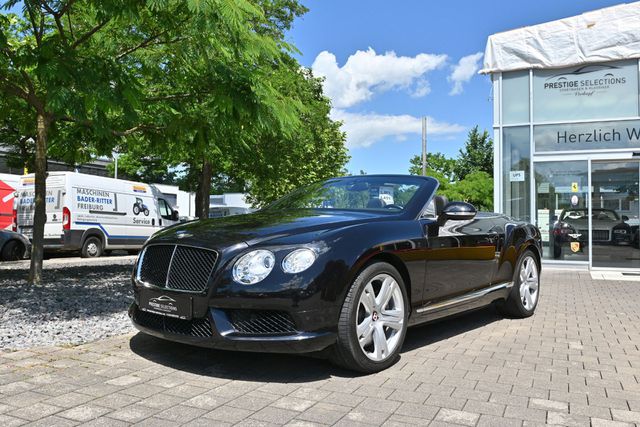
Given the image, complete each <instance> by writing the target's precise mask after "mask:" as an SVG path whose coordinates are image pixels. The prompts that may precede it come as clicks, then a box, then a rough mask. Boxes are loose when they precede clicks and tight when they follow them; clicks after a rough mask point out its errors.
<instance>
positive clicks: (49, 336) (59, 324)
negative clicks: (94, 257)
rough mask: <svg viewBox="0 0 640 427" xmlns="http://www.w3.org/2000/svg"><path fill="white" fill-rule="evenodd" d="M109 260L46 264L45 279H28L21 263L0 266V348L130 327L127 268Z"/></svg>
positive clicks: (89, 337)
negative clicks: (34, 281) (13, 266)
mask: <svg viewBox="0 0 640 427" xmlns="http://www.w3.org/2000/svg"><path fill="white" fill-rule="evenodd" d="M133 260H134V257H131V258H130V259H129V260H128V262H125V261H124V260H122V259H120V260H119V261H118V262H117V263H115V264H112V265H96V264H90V265H84V266H78V265H75V264H73V265H72V266H64V267H59V268H51V267H49V268H46V269H45V271H44V272H43V278H44V282H45V284H44V285H42V286H36V287H32V286H29V285H28V284H27V277H28V271H27V270H26V269H2V270H0V350H3V349H4V350H7V349H21V348H29V347H37V346H45V345H47V346H48V345H73V344H80V343H85V342H89V341H94V340H97V339H101V338H105V337H108V336H113V335H120V334H126V333H129V332H133V331H134V328H133V326H131V322H130V321H129V317H128V316H127V308H128V307H129V304H130V303H131V301H132V299H133V292H132V289H131V279H130V278H131V268H132V264H133Z"/></svg>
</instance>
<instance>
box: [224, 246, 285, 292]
mask: <svg viewBox="0 0 640 427" xmlns="http://www.w3.org/2000/svg"><path fill="white" fill-rule="evenodd" d="M275 261H276V257H275V256H274V255H273V253H272V252H271V251H266V250H264V249H259V250H257V251H252V252H249V253H248V254H245V255H243V256H241V257H240V259H239V260H238V261H236V264H235V265H234V266H233V280H235V281H236V282H238V283H240V284H242V285H253V284H256V283H258V282H260V281H262V280H263V279H264V278H265V277H267V276H268V275H269V273H271V270H273V266H274V264H275Z"/></svg>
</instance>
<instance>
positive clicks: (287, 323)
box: [226, 310, 297, 335]
mask: <svg viewBox="0 0 640 427" xmlns="http://www.w3.org/2000/svg"><path fill="white" fill-rule="evenodd" d="M226 313H227V316H228V318H229V322H230V323H231V326H232V327H233V328H234V329H235V331H236V333H237V334H242V335H290V334H296V333H297V331H296V325H295V323H294V321H293V319H292V318H291V316H290V315H289V313H287V312H284V311H272V310H227V311H226Z"/></svg>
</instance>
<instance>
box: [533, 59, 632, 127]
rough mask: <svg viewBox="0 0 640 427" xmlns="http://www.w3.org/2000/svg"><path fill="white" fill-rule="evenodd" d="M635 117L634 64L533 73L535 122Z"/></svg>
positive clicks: (602, 65) (577, 67)
mask: <svg viewBox="0 0 640 427" xmlns="http://www.w3.org/2000/svg"><path fill="white" fill-rule="evenodd" d="M637 115H638V64H637V61H635V60H634V61H619V62H610V63H607V64H589V65H581V66H576V67H571V68H564V69H559V70H535V71H534V74H533V116H534V121H535V122H541V121H560V120H562V121H564V120H588V119H606V118H618V117H629V116H637Z"/></svg>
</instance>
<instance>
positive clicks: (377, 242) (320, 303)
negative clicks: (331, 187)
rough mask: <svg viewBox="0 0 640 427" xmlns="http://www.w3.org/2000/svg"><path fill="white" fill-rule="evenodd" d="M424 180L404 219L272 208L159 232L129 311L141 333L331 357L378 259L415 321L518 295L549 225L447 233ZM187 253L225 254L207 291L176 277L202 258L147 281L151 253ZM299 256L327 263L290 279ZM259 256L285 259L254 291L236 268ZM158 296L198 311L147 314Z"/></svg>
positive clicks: (470, 226)
mask: <svg viewBox="0 0 640 427" xmlns="http://www.w3.org/2000/svg"><path fill="white" fill-rule="evenodd" d="M370 177H371V176H370ZM384 177H385V176H383V178H384ZM345 179H347V178H345ZM412 179H416V180H424V181H423V183H424V184H423V185H422V186H421V187H420V189H419V190H418V191H417V192H416V194H415V196H414V197H413V199H411V201H410V202H409V203H408V204H406V205H405V206H404V209H403V210H402V211H401V212H397V211H395V210H390V211H389V212H386V211H384V210H378V211H374V210H371V211H354V210H340V209H291V210H287V209H282V210H275V211H274V210H270V209H265V210H264V211H259V212H256V213H253V214H247V215H239V216H234V217H227V218H215V219H208V220H202V221H193V222H190V223H185V224H180V225H176V226H173V227H170V228H167V229H164V230H162V231H160V232H158V233H157V234H156V235H154V236H152V238H150V239H149V241H148V242H147V243H146V245H145V247H144V248H143V250H142V251H141V254H140V256H139V259H138V262H137V263H136V268H135V270H134V273H133V277H132V280H133V284H134V294H135V302H134V303H133V304H132V306H131V309H130V313H129V314H130V316H131V318H132V320H133V322H134V324H135V326H136V327H137V328H138V329H140V330H142V331H144V332H146V333H150V334H153V335H156V336H160V337H163V338H166V339H169V340H173V341H180V342H186V343H190V344H194V345H199V346H209V347H215V348H222V349H233V350H246V351H273V352H311V351H318V350H322V349H324V348H326V347H328V346H330V345H331V344H333V343H334V342H335V340H336V333H337V323H338V317H339V314H340V310H341V307H342V304H343V302H344V300H345V296H346V294H347V292H348V290H349V288H350V286H351V283H352V282H353V280H354V279H355V277H356V276H357V275H358V273H359V272H360V271H361V270H362V269H363V267H365V266H366V265H368V264H369V263H371V262H373V261H385V262H387V263H390V264H392V265H393V266H394V267H395V268H396V269H397V270H398V272H399V273H400V274H401V275H402V278H403V281H404V282H405V283H406V286H407V292H408V297H409V301H410V315H409V325H414V324H418V323H423V322H426V321H430V320H434V319H437V318H440V317H443V316H446V315H449V314H454V313H457V312H460V311H464V310H468V309H470V308H474V307H477V306H482V305H486V304H489V303H491V302H492V301H494V300H496V299H500V298H506V297H507V295H508V293H509V291H510V285H509V284H510V283H511V281H512V280H513V275H514V268H515V266H516V263H517V260H518V257H519V256H520V255H521V254H522V253H523V252H524V251H525V250H527V249H530V250H533V251H534V252H535V254H536V256H537V258H538V260H539V259H540V254H541V241H540V233H539V231H538V230H537V228H536V227H534V226H532V225H530V224H527V223H522V222H516V221H514V220H512V219H510V218H508V217H506V216H503V215H499V214H478V215H476V216H475V217H474V218H473V219H471V220H462V221H451V220H450V221H447V222H445V223H444V224H442V225H440V224H439V219H438V217H436V216H435V215H434V214H433V212H431V214H430V213H429V209H427V204H429V202H430V201H432V199H433V198H434V196H435V191H436V189H437V185H438V184H437V181H436V180H434V179H433V178H426V177H412ZM431 205H433V202H431ZM154 246H155V247H156V248H155V249H150V248H153V247H154ZM172 248H173V249H172ZM175 248H196V249H195V250H196V251H210V252H208V254H209V256H213V255H210V254H211V253H213V252H215V254H216V257H215V267H214V268H212V269H211V273H210V275H208V276H207V277H208V279H207V281H206V283H202V284H200V285H199V287H194V289H195V288H197V289H196V290H195V291H194V290H190V291H188V292H187V291H185V290H184V289H182V290H176V289H173V288H172V286H174V285H170V282H171V281H172V280H174V276H175V274H173V273H172V272H173V270H174V269H178V270H181V271H189V270H191V271H195V270H197V269H199V268H200V266H199V265H192V260H193V259H197V258H198V257H200V255H199V254H198V253H194V256H193V257H192V258H188V259H187V258H185V259H182V258H181V259H180V260H179V262H178V264H177V265H176V264H175V259H174V256H172V258H171V261H168V264H169V265H170V267H169V266H167V265H166V264H167V262H163V263H160V264H161V265H160V266H159V267H158V268H160V269H163V268H167V273H166V274H165V275H160V280H159V283H146V282H145V281H144V280H142V278H143V276H144V274H146V273H143V272H142V270H145V269H147V266H146V265H142V264H143V263H146V262H150V261H147V258H145V257H146V255H145V253H147V251H149V252H148V253H152V252H153V253H156V252H157V253H163V251H165V252H164V253H165V254H168V251H171V250H174V251H177V250H178V249H175ZM297 248H310V249H312V250H313V251H314V252H315V253H316V254H317V258H316V261H315V262H314V263H313V264H312V265H311V266H310V267H309V268H308V269H307V270H305V271H303V272H301V273H297V274H290V273H285V272H284V271H283V269H282V268H280V266H281V264H282V262H283V259H284V257H285V256H286V255H287V254H288V253H290V252H291V251H292V250H294V249H297ZM258 249H266V250H269V251H271V252H272V253H273V254H274V255H275V267H274V268H273V270H272V271H271V273H270V274H269V275H268V276H267V277H266V278H265V279H264V280H263V281H261V282H259V283H256V284H254V285H250V286H248V285H244V284H240V283H238V282H236V281H235V280H234V278H233V266H234V264H235V263H236V262H237V261H238V260H239V258H240V257H241V256H243V255H244V254H247V253H248V252H250V251H254V250H258ZM180 250H181V251H186V249H180ZM174 254H175V252H174ZM202 254H204V252H202ZM163 256H168V255H163ZM202 256H203V257H205V256H206V255H202ZM167 259H168V258H167ZM203 259H204V258H203ZM183 264H184V265H183ZM207 268H208V267H207ZM145 271H146V270H145ZM149 271H151V270H149ZM150 275H153V273H150ZM194 276H198V274H197V272H195V273H194ZM165 277H166V279H165ZM175 277H177V276H175ZM163 280H164V281H165V282H164V283H163ZM175 280H176V286H178V287H179V286H182V283H181V282H180V280H181V279H175ZM178 282H180V283H178ZM191 285H192V284H189V286H191ZM150 296H153V297H158V298H159V297H160V296H163V297H168V298H170V299H172V300H174V303H175V304H176V305H181V306H182V307H190V308H188V309H185V310H184V312H189V313H188V315H187V316H185V318H182V319H180V318H175V317H171V313H169V316H167V315H161V314H158V313H151V312H149V311H142V310H141V309H140V304H141V299H143V300H144V301H142V302H143V303H144V304H145V305H146V306H147V310H149V307H148V304H150V303H149V301H150V300H149V297H150ZM172 304H173V303H172ZM165 308H166V309H167V310H170V309H171V310H173V309H174V308H173V307H165ZM165 308H163V310H164V309H165ZM152 311H153V310H152ZM202 322H204V327H202V326H201V323H202ZM207 325H208V326H207ZM207 328H208V329H207ZM252 328H253V329H252Z"/></svg>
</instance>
